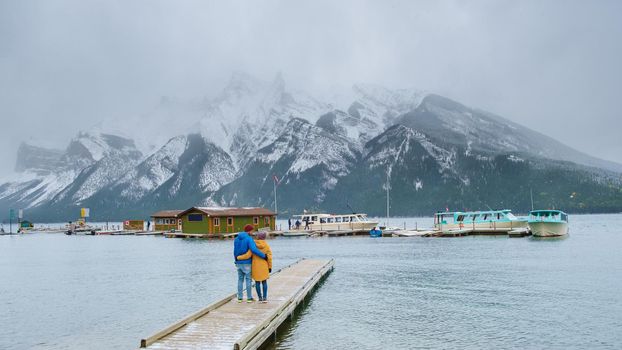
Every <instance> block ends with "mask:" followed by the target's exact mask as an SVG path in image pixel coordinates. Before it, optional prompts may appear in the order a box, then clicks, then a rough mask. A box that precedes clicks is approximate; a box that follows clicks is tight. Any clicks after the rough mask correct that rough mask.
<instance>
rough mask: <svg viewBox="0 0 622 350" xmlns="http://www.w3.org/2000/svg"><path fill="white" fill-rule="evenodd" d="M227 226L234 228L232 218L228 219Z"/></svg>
mask: <svg viewBox="0 0 622 350" xmlns="http://www.w3.org/2000/svg"><path fill="white" fill-rule="evenodd" d="M227 226H233V218H232V217H228V218H227Z"/></svg>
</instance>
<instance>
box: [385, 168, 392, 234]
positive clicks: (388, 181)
mask: <svg viewBox="0 0 622 350" xmlns="http://www.w3.org/2000/svg"><path fill="white" fill-rule="evenodd" d="M389 176H390V172H389V168H388V167H387V222H386V225H385V226H386V227H389V184H390V181H391V180H390V177H389Z"/></svg>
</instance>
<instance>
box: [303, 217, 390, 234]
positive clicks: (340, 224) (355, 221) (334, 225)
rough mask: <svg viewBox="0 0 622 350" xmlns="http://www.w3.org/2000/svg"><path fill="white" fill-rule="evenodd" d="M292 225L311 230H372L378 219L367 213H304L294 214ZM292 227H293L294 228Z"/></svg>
mask: <svg viewBox="0 0 622 350" xmlns="http://www.w3.org/2000/svg"><path fill="white" fill-rule="evenodd" d="M293 218H294V222H292V226H294V227H296V226H298V225H295V223H299V224H300V225H299V226H298V227H297V229H301V230H311V231H318V230H320V231H335V230H371V229H372V228H374V227H376V226H378V221H373V220H370V219H368V218H367V214H302V215H294V216H293ZM294 227H292V229H294Z"/></svg>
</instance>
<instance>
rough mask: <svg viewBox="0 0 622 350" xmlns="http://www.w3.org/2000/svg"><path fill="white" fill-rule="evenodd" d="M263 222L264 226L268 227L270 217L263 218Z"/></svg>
mask: <svg viewBox="0 0 622 350" xmlns="http://www.w3.org/2000/svg"><path fill="white" fill-rule="evenodd" d="M263 222H264V224H266V225H270V217H269V216H266V217H265V218H263Z"/></svg>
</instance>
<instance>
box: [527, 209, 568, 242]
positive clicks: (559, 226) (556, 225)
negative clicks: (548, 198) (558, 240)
mask: <svg viewBox="0 0 622 350" xmlns="http://www.w3.org/2000/svg"><path fill="white" fill-rule="evenodd" d="M528 224H529V229H530V230H531V233H532V234H533V235H534V236H535V237H559V236H565V235H567V234H568V214H566V213H564V212H563V211H561V210H532V211H531V212H529V221H528Z"/></svg>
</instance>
